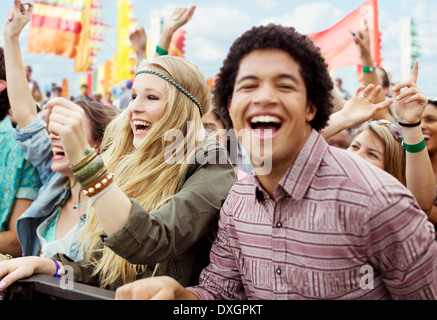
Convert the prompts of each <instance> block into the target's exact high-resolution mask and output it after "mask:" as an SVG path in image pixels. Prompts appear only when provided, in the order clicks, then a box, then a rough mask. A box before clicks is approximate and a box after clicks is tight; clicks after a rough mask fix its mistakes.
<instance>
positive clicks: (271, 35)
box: [214, 24, 334, 131]
mask: <svg viewBox="0 0 437 320" xmlns="http://www.w3.org/2000/svg"><path fill="white" fill-rule="evenodd" d="M263 49H279V50H283V51H285V52H287V53H288V54H290V56H291V57H292V58H293V59H294V60H295V61H296V62H297V63H298V64H299V66H300V73H301V75H302V78H303V79H304V82H305V86H306V89H307V101H308V102H311V103H312V104H313V105H314V106H315V108H316V109H317V114H316V116H315V118H314V120H313V121H311V123H310V124H311V127H312V128H313V129H315V130H317V131H320V130H322V129H323V128H325V127H326V125H327V123H328V120H329V117H330V115H331V113H332V109H333V104H332V94H331V91H332V89H333V88H334V84H333V82H332V79H331V77H330V75H329V72H328V66H327V64H326V63H325V60H324V58H323V57H322V55H321V53H320V49H319V48H318V47H316V46H315V45H314V43H313V42H312V40H311V39H310V38H308V37H307V36H305V35H302V34H300V33H298V32H297V31H296V30H295V28H293V27H284V26H281V25H275V24H269V25H267V26H259V27H253V28H252V29H251V30H249V31H247V32H245V33H244V34H243V35H242V36H240V37H239V38H238V39H237V40H235V42H234V43H233V44H232V46H231V48H230V50H229V53H228V56H227V57H226V59H225V61H224V62H223V66H222V68H221V69H220V72H219V74H218V76H217V81H216V85H215V88H214V104H215V105H216V106H217V107H218V108H220V110H221V111H222V114H224V115H225V117H226V118H227V120H228V121H231V119H230V116H229V112H228V110H227V108H228V101H229V100H230V99H231V98H232V94H233V91H234V86H235V81H236V77H237V73H238V71H239V67H240V62H241V60H242V59H243V58H244V57H245V56H247V55H248V54H250V53H251V52H252V51H254V50H263ZM260 67H261V66H260ZM231 123H232V122H231Z"/></svg>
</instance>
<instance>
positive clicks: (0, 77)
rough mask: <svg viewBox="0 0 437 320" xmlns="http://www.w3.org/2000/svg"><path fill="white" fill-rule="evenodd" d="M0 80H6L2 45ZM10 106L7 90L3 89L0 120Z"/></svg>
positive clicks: (0, 98) (0, 49)
mask: <svg viewBox="0 0 437 320" xmlns="http://www.w3.org/2000/svg"><path fill="white" fill-rule="evenodd" d="M0 80H5V81H6V65H5V54H4V50H3V48H2V47H0ZM10 107H11V106H10V104H9V98H8V91H7V89H5V90H3V91H2V92H0V121H2V120H3V119H4V118H5V117H6V116H7V115H8V113H9V109H10Z"/></svg>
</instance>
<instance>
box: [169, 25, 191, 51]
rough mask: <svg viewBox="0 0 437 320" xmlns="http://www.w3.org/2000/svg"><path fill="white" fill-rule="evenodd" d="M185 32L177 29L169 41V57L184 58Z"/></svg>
mask: <svg viewBox="0 0 437 320" xmlns="http://www.w3.org/2000/svg"><path fill="white" fill-rule="evenodd" d="M186 33H187V32H186V31H185V30H183V29H178V30H177V31H176V32H175V33H174V35H173V38H172V39H171V44H170V48H169V50H168V51H169V53H168V54H169V55H170V56H175V57H182V58H185V35H186Z"/></svg>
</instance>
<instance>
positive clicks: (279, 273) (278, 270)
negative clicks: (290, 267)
mask: <svg viewBox="0 0 437 320" xmlns="http://www.w3.org/2000/svg"><path fill="white" fill-rule="evenodd" d="M276 274H277V275H278V276H280V275H281V274H282V270H281V268H278V269H277V270H276Z"/></svg>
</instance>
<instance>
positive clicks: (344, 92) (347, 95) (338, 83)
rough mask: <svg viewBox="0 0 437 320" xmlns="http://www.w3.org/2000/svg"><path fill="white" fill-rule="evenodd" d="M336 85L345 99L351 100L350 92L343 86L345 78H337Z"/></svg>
mask: <svg viewBox="0 0 437 320" xmlns="http://www.w3.org/2000/svg"><path fill="white" fill-rule="evenodd" d="M335 87H336V89H337V90H338V92H339V93H340V95H341V97H342V98H343V99H344V100H349V99H350V98H352V96H351V95H350V93H349V92H348V91H347V90H346V89H344V88H343V80H342V79H340V78H337V79H335Z"/></svg>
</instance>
